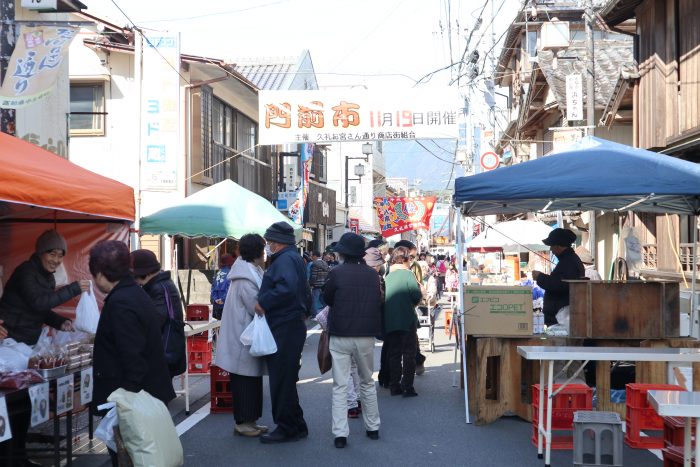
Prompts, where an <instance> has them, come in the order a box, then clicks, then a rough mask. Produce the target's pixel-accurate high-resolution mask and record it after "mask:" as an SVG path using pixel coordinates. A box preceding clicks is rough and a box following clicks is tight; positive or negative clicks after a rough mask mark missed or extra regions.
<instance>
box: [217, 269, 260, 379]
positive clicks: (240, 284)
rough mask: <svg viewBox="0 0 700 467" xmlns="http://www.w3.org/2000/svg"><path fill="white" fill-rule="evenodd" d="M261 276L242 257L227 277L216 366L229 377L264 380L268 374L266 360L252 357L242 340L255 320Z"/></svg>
mask: <svg viewBox="0 0 700 467" xmlns="http://www.w3.org/2000/svg"><path fill="white" fill-rule="evenodd" d="M262 275H263V270H262V269H260V268H259V267H258V266H255V265H254V264H253V263H248V262H246V261H245V260H243V258H240V257H239V258H238V259H237V260H236V262H235V263H233V267H231V271H230V272H229V274H228V277H227V279H228V280H230V281H231V285H230V286H229V289H228V293H227V294H226V300H225V301H224V311H223V313H222V315H221V331H220V332H219V337H218V342H217V346H216V357H215V358H214V365H216V366H218V367H220V368H223V369H224V370H226V371H228V372H229V373H235V374H237V375H242V376H262V375H263V374H264V373H265V364H264V359H262V358H256V357H251V355H250V346H249V345H245V346H244V345H243V344H241V340H240V337H241V333H242V332H243V330H244V329H245V328H246V326H248V324H250V322H251V321H253V317H254V316H255V303H256V302H257V300H258V292H259V291H260V282H261V281H262Z"/></svg>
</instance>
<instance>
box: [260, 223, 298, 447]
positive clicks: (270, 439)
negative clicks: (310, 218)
mask: <svg viewBox="0 0 700 467" xmlns="http://www.w3.org/2000/svg"><path fill="white" fill-rule="evenodd" d="M264 237H265V240H267V244H268V246H269V248H270V254H271V256H270V267H269V268H268V269H267V271H265V275H264V276H263V279H262V284H261V286H260V293H259V294H258V303H257V304H256V305H255V311H256V313H258V314H259V315H264V316H265V317H266V318H267V324H268V325H269V326H270V330H271V331H272V335H273V336H274V338H275V343H276V344H277V352H276V353H274V354H272V355H268V356H266V357H265V360H266V363H267V370H268V374H269V375H270V399H271V400H272V418H273V420H274V422H275V423H276V424H277V428H275V430H274V431H272V432H271V433H267V434H265V435H263V436H262V437H261V438H260V441H261V442H262V443H265V444H269V443H284V442H287V441H297V440H299V439H300V438H305V437H306V436H308V434H309V430H308V427H307V426H306V421H304V412H303V411H302V409H301V406H300V405H299V394H298V393H297V381H299V362H300V360H301V352H302V350H303V349H304V342H305V341H306V324H305V322H304V320H305V317H306V316H307V315H308V314H309V313H310V311H311V290H310V288H309V283H308V281H307V280H306V267H305V266H304V260H303V259H302V258H301V255H299V253H298V252H297V250H296V248H294V244H295V239H294V229H293V228H292V226H291V225H289V224H288V223H287V222H284V221H282V222H276V223H274V224H272V225H271V226H270V227H268V229H267V231H266V232H265V235H264Z"/></svg>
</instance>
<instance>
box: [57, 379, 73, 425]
mask: <svg viewBox="0 0 700 467" xmlns="http://www.w3.org/2000/svg"><path fill="white" fill-rule="evenodd" d="M71 410H73V375H68V376H63V377H61V378H58V379H57V380H56V415H63V414H64V413H66V412H70V411H71Z"/></svg>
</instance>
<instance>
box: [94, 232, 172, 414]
mask: <svg viewBox="0 0 700 467" xmlns="http://www.w3.org/2000/svg"><path fill="white" fill-rule="evenodd" d="M89 266H90V273H92V275H93V277H94V278H95V284H96V285H97V287H98V288H99V289H100V290H101V291H102V292H104V293H106V294H107V297H106V298H105V302H104V306H103V307H102V314H101V315H100V322H99V324H98V325H97V334H96V335H95V348H94V364H93V369H94V375H95V388H94V395H93V407H97V406H98V405H100V404H103V403H104V402H105V401H106V400H107V397H109V395H110V394H111V393H112V392H113V391H115V390H116V389H118V388H123V389H126V390H127V391H131V392H139V391H141V390H142V389H143V390H145V391H146V392H148V393H149V394H150V395H152V396H153V397H155V398H156V399H160V400H161V401H163V403H165V404H167V403H168V402H169V401H171V400H172V399H174V398H175V391H174V390H173V385H172V381H171V379H170V374H169V372H168V365H167V363H166V362H165V355H164V353H163V343H162V340H161V335H160V327H159V326H158V315H157V313H156V310H155V306H154V305H153V301H151V298H150V297H149V296H148V294H146V292H144V290H143V289H142V288H141V287H139V285H138V284H137V283H136V281H135V280H134V278H133V277H132V276H131V271H130V269H129V266H130V258H129V249H128V248H127V246H126V245H125V244H124V243H122V242H119V241H116V240H109V241H102V242H99V243H98V244H97V245H95V246H94V247H93V248H92V249H91V250H90V262H89Z"/></svg>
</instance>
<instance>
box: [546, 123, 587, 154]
mask: <svg viewBox="0 0 700 467" xmlns="http://www.w3.org/2000/svg"><path fill="white" fill-rule="evenodd" d="M582 137H583V131H582V130H580V129H574V130H559V131H555V132H553V133H552V152H562V151H566V150H567V149H569V148H570V147H571V146H572V145H573V144H575V143H578V142H579V141H581V138H582Z"/></svg>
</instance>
